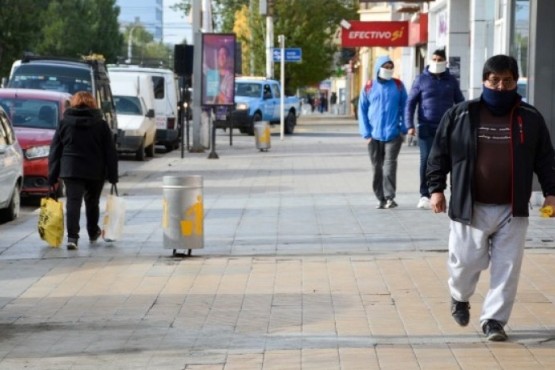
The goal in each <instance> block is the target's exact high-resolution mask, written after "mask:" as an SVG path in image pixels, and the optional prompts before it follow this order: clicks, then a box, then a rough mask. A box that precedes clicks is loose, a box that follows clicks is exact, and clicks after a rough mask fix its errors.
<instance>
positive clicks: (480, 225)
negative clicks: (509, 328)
mask: <svg viewBox="0 0 555 370" xmlns="http://www.w3.org/2000/svg"><path fill="white" fill-rule="evenodd" d="M473 209H474V211H473V216H472V222H471V225H470V226H467V225H464V224H461V223H460V222H455V221H451V224H450V228H451V230H450V234H449V259H448V261H447V265H448V270H449V289H450V291H451V296H452V297H453V298H455V299H456V300H457V301H461V302H468V301H469V299H470V297H471V296H472V294H474V291H475V290H476V285H477V284H478V279H479V277H480V273H481V272H482V270H485V269H487V268H488V266H490V263H491V268H490V275H491V277H490V283H489V290H488V293H487V295H486V298H485V300H484V305H483V307H482V314H481V316H480V322H481V323H482V324H483V323H484V321H486V320H488V319H493V320H496V321H499V323H501V325H505V324H507V322H508V321H509V316H510V315H511V310H512V308H513V304H514V301H515V297H516V291H517V287H518V279H519V276H520V268H521V266H522V257H523V254H524V242H525V240H526V230H527V229H528V218H527V217H512V216H511V207H510V205H495V204H481V203H474V208H473Z"/></svg>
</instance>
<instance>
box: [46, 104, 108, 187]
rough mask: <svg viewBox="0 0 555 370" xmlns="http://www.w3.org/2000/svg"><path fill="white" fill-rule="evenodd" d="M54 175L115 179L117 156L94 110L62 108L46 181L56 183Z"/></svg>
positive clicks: (51, 148) (105, 128)
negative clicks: (63, 111)
mask: <svg viewBox="0 0 555 370" xmlns="http://www.w3.org/2000/svg"><path fill="white" fill-rule="evenodd" d="M58 177H61V178H76V179H85V180H104V179H108V181H109V182H110V183H112V184H114V183H117V182H118V156H117V151H116V147H115V145H114V140H113V137H112V131H111V130H110V127H108V124H107V123H106V121H104V120H103V119H102V115H101V113H100V111H99V110H98V109H90V108H70V109H68V110H66V111H65V113H64V118H63V119H62V121H61V122H60V124H59V125H58V127H57V128H56V132H55V134H54V138H53V139H52V143H51V144H50V154H49V156H48V183H49V184H54V183H56V181H57V179H58Z"/></svg>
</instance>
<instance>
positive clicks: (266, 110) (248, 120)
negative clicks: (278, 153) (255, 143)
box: [214, 77, 301, 135]
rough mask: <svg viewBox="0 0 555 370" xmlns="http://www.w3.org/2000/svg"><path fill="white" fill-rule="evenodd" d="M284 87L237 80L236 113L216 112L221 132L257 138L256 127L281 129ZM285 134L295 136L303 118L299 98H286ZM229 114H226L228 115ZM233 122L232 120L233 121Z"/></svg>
mask: <svg viewBox="0 0 555 370" xmlns="http://www.w3.org/2000/svg"><path fill="white" fill-rule="evenodd" d="M281 93H282V91H281V87H280V84H279V82H278V81H276V80H271V79H266V78H263V77H238V78H236V79H235V109H233V110H232V111H231V117H229V113H227V114H222V113H221V112H216V119H215V121H214V122H215V125H216V127H218V128H228V127H229V126H230V124H232V125H233V128H238V129H239V131H240V132H241V133H247V134H249V135H254V123H255V122H258V121H269V122H270V124H271V125H275V124H277V125H279V124H280V119H281V110H280V107H281ZM283 112H284V118H285V122H284V124H285V127H284V133H285V134H288V135H290V134H292V133H293V131H294V130H295V126H296V125H297V117H298V116H299V115H300V114H301V101H300V100H299V98H297V97H295V96H288V97H285V98H284V107H283ZM224 113H225V112H224ZM229 118H230V119H229Z"/></svg>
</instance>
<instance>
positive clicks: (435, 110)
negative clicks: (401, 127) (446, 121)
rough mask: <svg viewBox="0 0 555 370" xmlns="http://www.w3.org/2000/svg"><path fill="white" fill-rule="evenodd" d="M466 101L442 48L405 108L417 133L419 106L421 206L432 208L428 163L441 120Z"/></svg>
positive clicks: (408, 122)
mask: <svg viewBox="0 0 555 370" xmlns="http://www.w3.org/2000/svg"><path fill="white" fill-rule="evenodd" d="M463 100H464V96H463V94H462V92H461V89H460V87H459V82H458V81H457V79H456V78H455V77H454V76H453V75H451V74H450V73H449V69H447V62H446V57H445V50H444V49H438V50H436V51H434V53H433V55H432V61H431V62H430V64H429V65H428V66H426V68H425V69H424V71H423V72H422V74H421V75H419V76H418V77H416V79H415V80H414V83H413V84H412V87H411V89H410V93H409V98H408V101H407V107H406V111H405V124H406V125H407V128H408V135H409V136H414V135H415V130H414V112H415V110H416V106H417V105H418V146H419V147H420V200H419V201H418V204H417V207H418V208H423V209H430V193H429V191H428V185H427V184H426V162H427V161H428V156H429V154H430V149H431V148H432V143H433V141H434V136H435V135H436V131H437V127H438V125H439V121H440V120H441V117H443V114H444V113H445V112H446V111H447V110H448V109H449V108H451V107H452V106H453V105H454V104H456V103H460V102H462V101H463Z"/></svg>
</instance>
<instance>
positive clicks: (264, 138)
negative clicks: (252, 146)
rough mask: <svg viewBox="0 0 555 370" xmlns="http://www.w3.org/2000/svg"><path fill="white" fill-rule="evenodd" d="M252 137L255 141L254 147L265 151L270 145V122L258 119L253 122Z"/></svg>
mask: <svg viewBox="0 0 555 370" xmlns="http://www.w3.org/2000/svg"><path fill="white" fill-rule="evenodd" d="M254 139H255V141H256V149H260V151H261V152H265V151H267V150H268V149H270V147H271V146H272V145H271V144H272V143H271V139H270V122H268V121H258V122H255V123H254Z"/></svg>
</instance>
